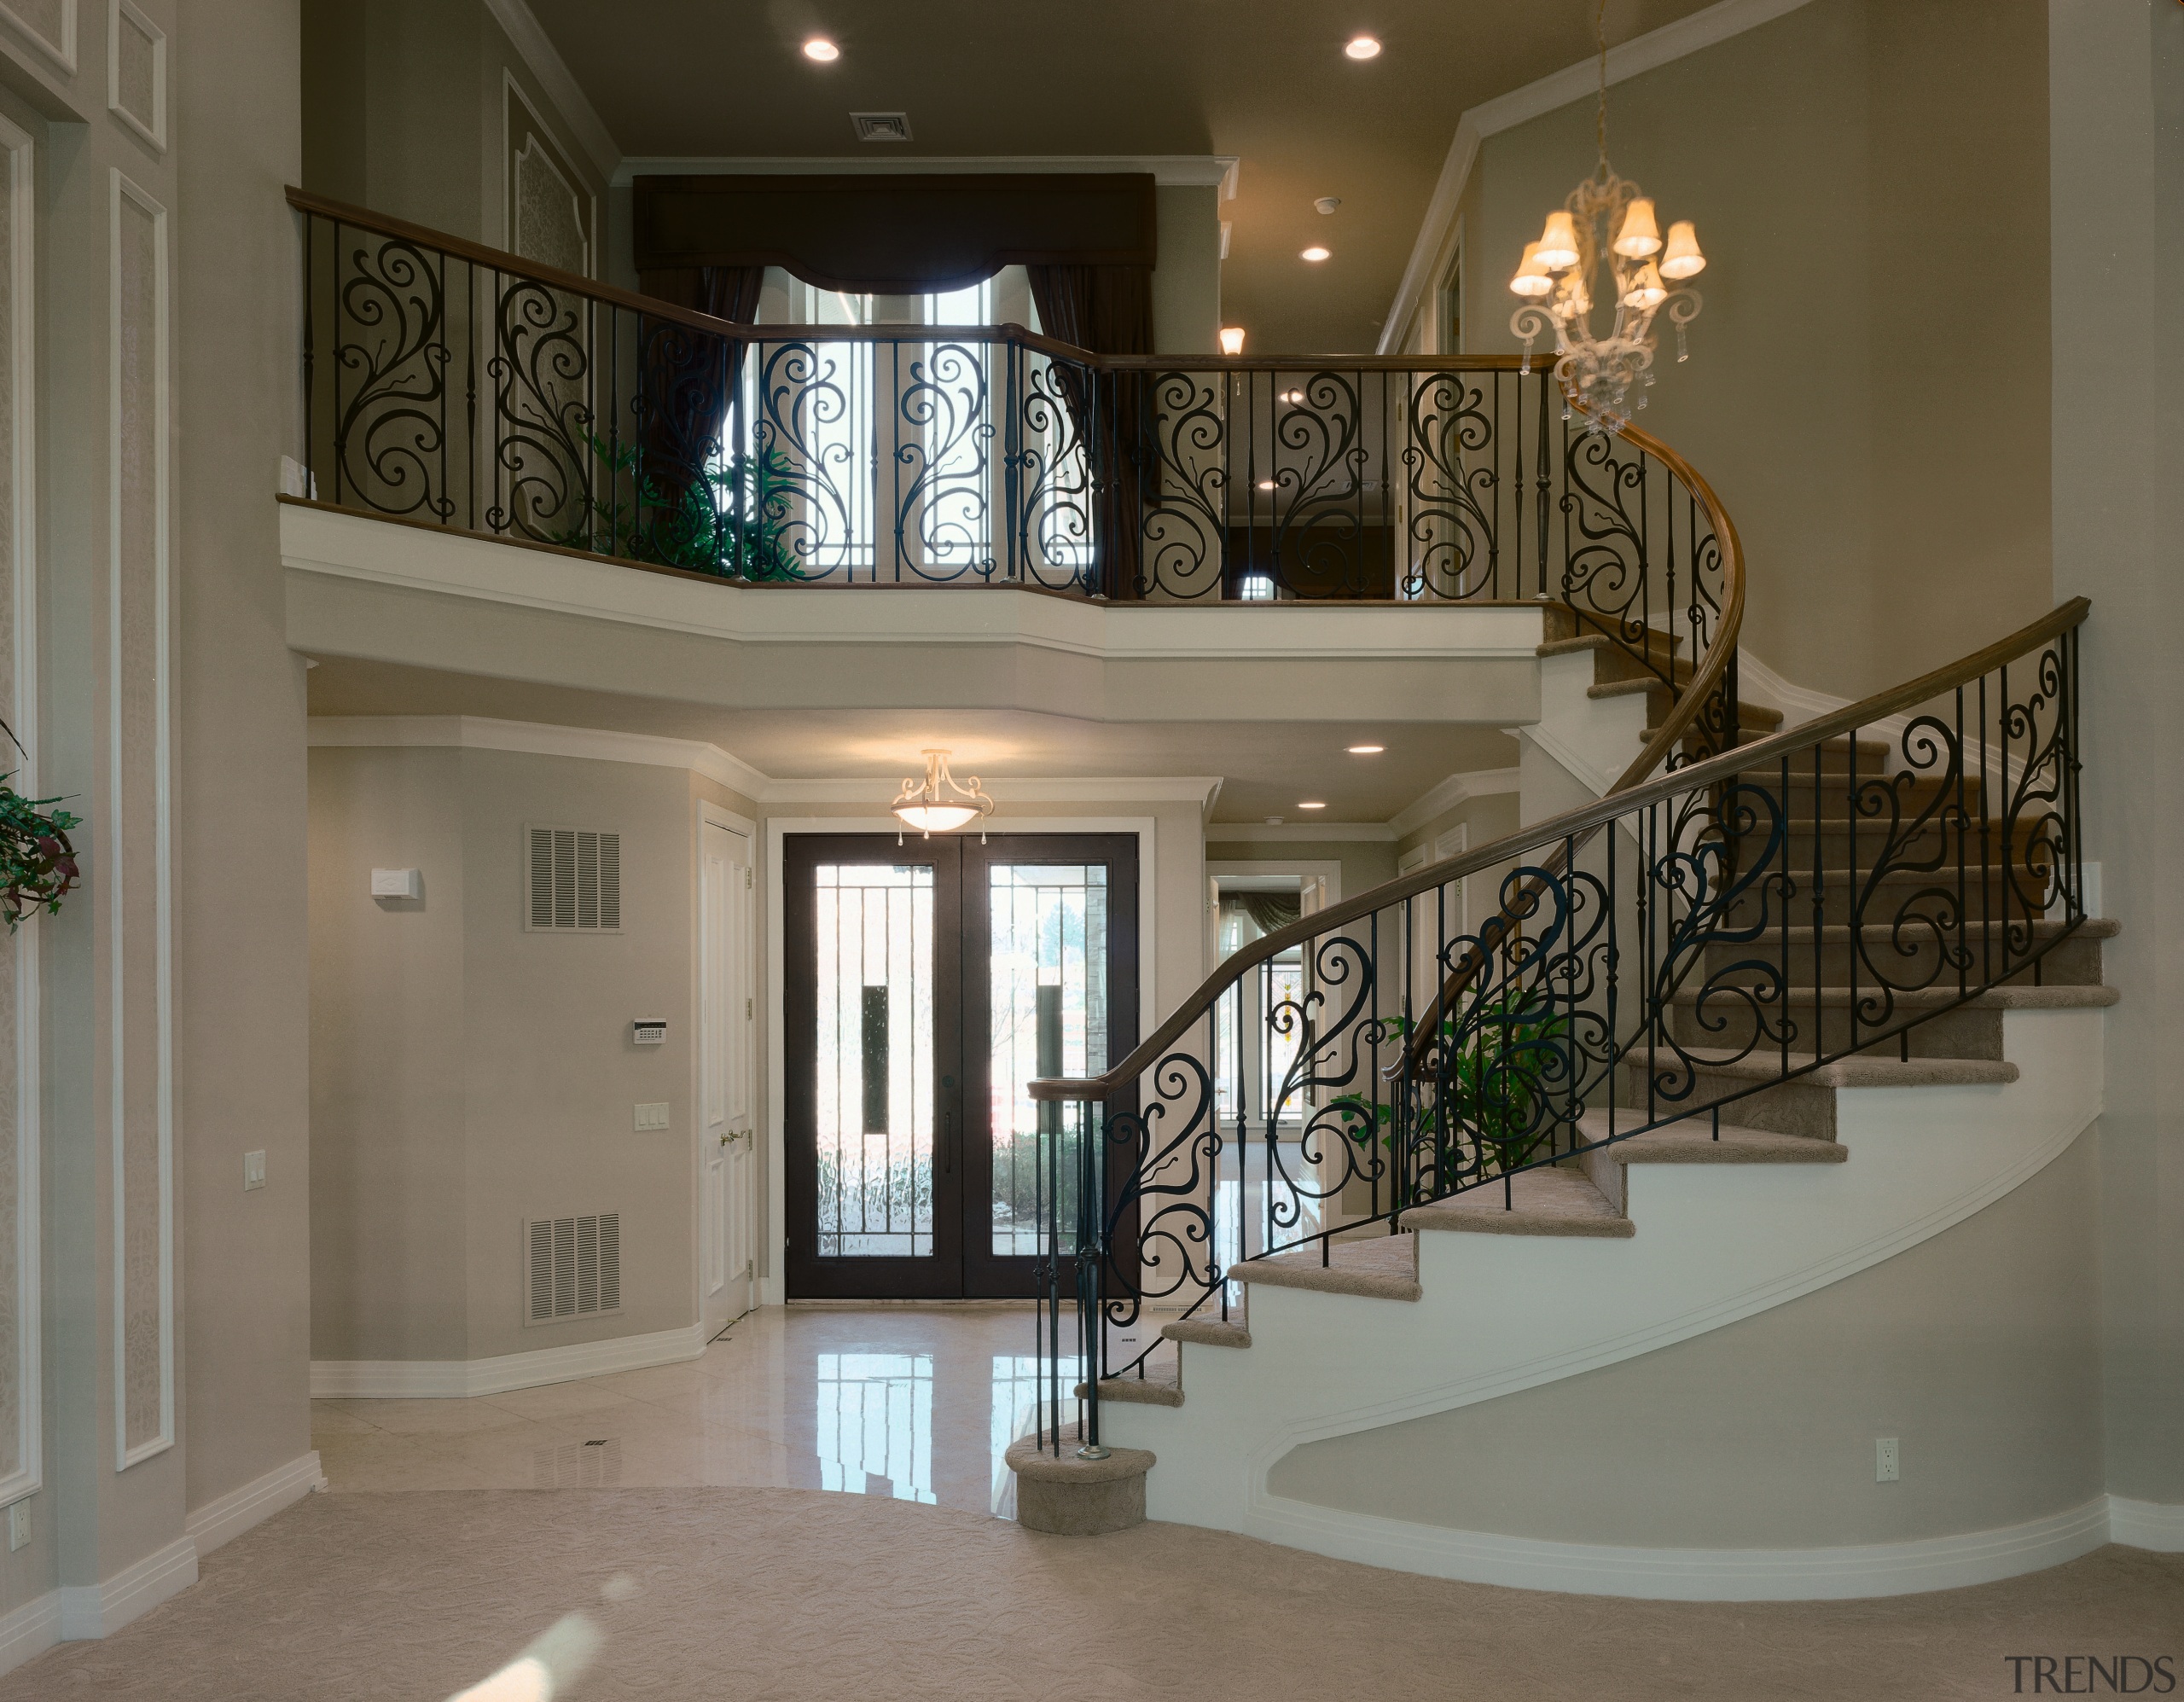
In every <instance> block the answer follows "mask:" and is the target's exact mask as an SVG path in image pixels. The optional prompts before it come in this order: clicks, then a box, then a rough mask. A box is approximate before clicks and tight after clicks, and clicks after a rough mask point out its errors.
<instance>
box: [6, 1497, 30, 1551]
mask: <svg viewBox="0 0 2184 1702" xmlns="http://www.w3.org/2000/svg"><path fill="white" fill-rule="evenodd" d="M30 1540H31V1504H30V1503H29V1502H26V1501H19V1502H16V1503H15V1505H14V1506H13V1507H9V1509H8V1552H9V1554H14V1553H15V1550H16V1549H18V1548H21V1547H22V1546H23V1544H25V1543H26V1542H29V1541H30Z"/></svg>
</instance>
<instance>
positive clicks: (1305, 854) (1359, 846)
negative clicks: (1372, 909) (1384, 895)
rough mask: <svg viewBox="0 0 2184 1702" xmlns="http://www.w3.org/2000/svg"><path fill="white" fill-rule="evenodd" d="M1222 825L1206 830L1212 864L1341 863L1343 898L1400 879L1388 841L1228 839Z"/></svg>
mask: <svg viewBox="0 0 2184 1702" xmlns="http://www.w3.org/2000/svg"><path fill="white" fill-rule="evenodd" d="M1221 827H1222V824H1221V823H1220V822H1214V823H1212V824H1211V826H1210V827H1208V828H1206V830H1205V857H1206V861H1207V862H1208V863H1340V864H1341V865H1342V897H1345V898H1355V897H1356V896H1357V895H1358V894H1359V893H1360V892H1365V891H1366V890H1367V889H1368V888H1370V887H1374V886H1379V885H1380V883H1381V882H1382V881H1384V880H1394V879H1395V878H1396V847H1395V845H1394V842H1393V841H1391V840H1388V839H1223V838H1222V837H1221Z"/></svg>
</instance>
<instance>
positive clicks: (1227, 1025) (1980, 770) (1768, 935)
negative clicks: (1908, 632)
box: [1031, 520, 2088, 1449]
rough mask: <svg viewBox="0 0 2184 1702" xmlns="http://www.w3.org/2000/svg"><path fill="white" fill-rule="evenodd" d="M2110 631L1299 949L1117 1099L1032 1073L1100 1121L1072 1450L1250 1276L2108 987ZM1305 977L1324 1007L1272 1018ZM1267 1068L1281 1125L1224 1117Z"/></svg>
mask: <svg viewBox="0 0 2184 1702" xmlns="http://www.w3.org/2000/svg"><path fill="white" fill-rule="evenodd" d="M1722 531H1723V532H1724V534H1725V535H1728V536H1731V537H1732V539H1733V534H1728V532H1727V523H1726V520H1723V521H1722ZM1732 566H1734V562H1733V563H1732ZM2087 612H2088V605H2087V604H2086V602H2085V601H2084V600H2083V599H2079V600H2077V601H2073V602H2071V603H2070V604H2068V605H2066V606H2065V607H2061V608H2059V609H2057V610H2056V611H2054V612H2053V613H2052V614H2050V615H2048V616H2047V617H2046V618H2045V619H2042V620H2040V621H2038V622H2036V623H2035V624H2032V625H2030V626H2028V627H2026V628H2025V629H2024V630H2022V631H2020V632H2018V633H2017V634H2015V635H2013V636H2012V637H2010V638H2008V639H2007V640H2005V641H2003V642H2001V643H1999V644H1996V645H1995V646H1992V647H1991V648H1988V649H1986V650H1984V651H1981V652H1980V653H1978V654H1976V655H1973V656H1971V657H1967V658H1966V659H1964V660H1963V661H1961V662H1960V663H1957V664H1955V665H1952V666H1950V667H1947V668H1943V669H1941V670H1939V671H1936V672H1934V673H1931V674H1929V675H1927V676H1926V677H1923V678H1921V679H1918V680H1914V681H1913V682H1911V683H1908V684H1907V685H1904V686H1902V687H1899V688H1896V689H1895V690H1892V691H1889V692H1885V693H1882V694H1879V695H1878V696H1875V697H1872V698H1868V699H1867V700H1865V701H1863V702H1862V703H1859V704H1856V705H1854V706H1851V707H1850V708H1847V709H1844V710H1843V711H1840V712H1837V713H1834V714H1831V715H1827V716H1825V717H1821V718H1820V719H1818V720H1816V721H1813V722H1810V723H1807V724H1805V725H1804V726H1801V727H1798V728H1796V729H1791V730H1789V731H1786V732H1784V733H1780V734H1778V735H1775V736H1774V737H1771V738H1768V739H1765V740H1762V741H1758V742H1756V743H1751V744H1745V745H1742V746H1739V747H1736V748H1731V749H1725V750H1723V751H1722V752H1721V753H1720V754H1717V755H1711V756H1708V757H1706V758H1703V759H1700V760H1697V761H1695V762H1691V763H1688V764H1685V765H1683V766H1682V767H1679V768H1676V769H1673V770H1670V771H1669V772H1666V773H1664V774H1661V775H1658V776H1656V777H1653V778H1651V779H1647V778H1646V777H1645V775H1643V773H1639V774H1637V775H1635V776H1634V775H1625V776H1624V777H1623V781H1622V783H1621V784H1620V785H1619V787H1618V789H1616V790H1614V791H1612V792H1611V793H1609V794H1608V795H1606V796H1605V797H1603V798H1602V799H1600V800H1599V801H1598V802H1597V803H1595V804H1593V805H1588V806H1586V807H1584V808H1583V809H1579V810H1573V811H1571V812H1570V813H1568V814H1565V815H1563V816H1558V817H1556V818H1554V820H1551V821H1548V822H1541V823H1539V824H1537V825H1536V826H1535V827H1531V828H1525V829H1524V830H1522V831H1521V832H1519V833H1518V834H1513V835H1510V836H1509V837H1507V838H1505V839H1501V840H1499V841H1497V842H1496V843H1495V844H1492V845H1484V846H1481V847H1479V848H1478V849H1477V850H1475V851H1469V852H1467V853H1466V854H1465V855H1463V856H1461V857H1455V858H1451V859H1449V860H1448V861H1445V862H1443V863H1438V864H1436V865H1434V866H1432V867H1430V868H1425V869H1421V870H1419V871H1417V872H1415V873H1414V874H1409V875H1407V876H1404V877H1402V878H1400V879H1398V880H1395V881H1393V882H1391V883H1389V884H1388V885H1385V886H1380V887H1377V888H1375V889H1374V890H1373V891H1372V892H1368V893H1364V894H1362V895H1361V896H1359V897H1355V898H1352V899H1350V900H1348V901H1346V902H1345V903H1339V904H1337V905H1335V906H1333V907H1332V908H1331V909H1327V911H1325V912H1323V913H1321V914H1320V915H1314V916H1310V917H1307V918H1304V920H1302V921H1298V922H1296V923H1294V924H1292V925H1289V926H1287V927H1281V928H1279V929H1277V930H1275V932H1272V933H1269V934H1268V935H1266V936H1265V937H1263V938H1260V939H1258V940H1257V941H1255V942H1254V943H1252V944H1251V945H1249V946H1247V947H1246V948H1245V949H1244V950H1240V951H1238V952H1237V953H1235V954H1234V956H1230V957H1229V959H1228V960H1227V961H1224V962H1223V964H1222V965H1221V966H1220V967H1218V968H1217V970H1216V971H1215V972H1214V973H1213V974H1212V975H1211V976H1210V977H1209V978H1208V979H1206V981H1205V984H1204V985H1202V986H1200V988H1199V990H1198V991H1197V992H1196V993H1195V994H1194V996H1192V997H1191V998H1190V999H1188V1000H1187V1001H1185V1002H1184V1003H1183V1004H1182V1007H1181V1008H1179V1009H1178V1010H1177V1011H1176V1013H1175V1014H1173V1015H1172V1016H1171V1017H1170V1018H1169V1019H1168V1020H1167V1021H1165V1023H1163V1024H1162V1025H1160V1027H1159V1029H1158V1030H1157V1031H1155V1032H1154V1033H1153V1035H1152V1037H1150V1038H1149V1039H1147V1041H1146V1043H1144V1044H1143V1045H1141V1046H1140V1047H1139V1048H1137V1049H1136V1051H1134V1052H1133V1053H1132V1054H1130V1056H1129V1057H1128V1058H1126V1059H1124V1060H1122V1061H1121V1062H1120V1063H1119V1064H1118V1065H1117V1066H1115V1067H1114V1068H1112V1070H1110V1071H1108V1072H1107V1073H1106V1074H1105V1075H1103V1076H1101V1077H1099V1078H1095V1079H1092V1080H1085V1081H1062V1080H1051V1081H1041V1082H1036V1083H1032V1084H1031V1095H1032V1097H1033V1098H1034V1099H1036V1100H1039V1101H1064V1102H1075V1103H1078V1104H1081V1105H1082V1106H1083V1107H1085V1109H1086V1111H1087V1112H1088V1113H1089V1114H1088V1115H1087V1116H1086V1117H1083V1118H1072V1119H1070V1120H1069V1123H1068V1124H1067V1125H1066V1126H1067V1127H1070V1128H1076V1127H1079V1126H1089V1127H1090V1128H1091V1129H1093V1130H1095V1131H1096V1132H1095V1134H1094V1135H1092V1136H1086V1137H1083V1138H1072V1137H1070V1136H1057V1146H1056V1150H1055V1151H1054V1153H1053V1154H1051V1155H1050V1162H1051V1164H1052V1165H1053V1166H1054V1169H1055V1170H1056V1171H1057V1173H1070V1174H1072V1176H1073V1178H1074V1180H1073V1184H1072V1186H1071V1187H1070V1188H1068V1189H1067V1191H1066V1195H1058V1196H1055V1197H1056V1198H1066V1200H1067V1202H1068V1204H1069V1205H1070V1206H1071V1207H1072V1210H1073V1215H1072V1216H1070V1217H1066V1218H1065V1217H1064V1216H1063V1215H1062V1214H1061V1213H1059V1212H1057V1213H1056V1214H1055V1217H1054V1221H1053V1222H1052V1223H1051V1224H1050V1227H1049V1233H1048V1245H1049V1246H1051V1247H1052V1248H1053V1249H1054V1258H1053V1260H1052V1262H1051V1264H1050V1266H1049V1268H1048V1283H1049V1288H1048V1297H1047V1298H1048V1305H1047V1311H1046V1315H1045V1316H1044V1317H1043V1321H1042V1325H1041V1329H1042V1345H1043V1351H1051V1352H1054V1354H1055V1358H1054V1364H1053V1366H1052V1368H1050V1374H1049V1376H1048V1380H1047V1385H1046V1387H1045V1389H1044V1391H1043V1394H1044V1404H1043V1407H1042V1409H1041V1412H1040V1414H1039V1435H1040V1438H1041V1440H1042V1443H1043V1445H1046V1446H1048V1447H1052V1448H1057V1449H1058V1448H1060V1446H1061V1445H1062V1440H1063V1438H1064V1436H1065V1434H1066V1432H1067V1433H1072V1434H1073V1435H1074V1436H1075V1437H1076V1438H1079V1439H1081V1440H1082V1442H1083V1444H1085V1445H1088V1446H1091V1447H1094V1448H1096V1447H1097V1445H1098V1442H1099V1414H1100V1404H1101V1380H1102V1379H1112V1378H1116V1377H1121V1376H1129V1375H1131V1374H1136V1375H1140V1376H1142V1375H1143V1374H1144V1372H1145V1369H1146V1357H1147V1353H1148V1352H1150V1351H1152V1348H1153V1345H1155V1344H1153V1342H1152V1341H1151V1340H1150V1337H1151V1335H1152V1332H1153V1330H1155V1329H1157V1327H1159V1324H1160V1323H1161V1322H1163V1321H1164V1320H1177V1319H1181V1318H1184V1317H1190V1316H1199V1317H1216V1316H1217V1317H1222V1318H1226V1317H1227V1316H1228V1315H1229V1308H1230V1306H1231V1304H1232V1303H1233V1302H1234V1298H1235V1297H1236V1290H1237V1285H1236V1284H1234V1282H1233V1281H1231V1277H1230V1273H1231V1272H1232V1270H1233V1269H1234V1267H1235V1266H1236V1265H1238V1264H1239V1263H1243V1262H1245V1261H1249V1260H1256V1259H1263V1258H1271V1257H1281V1256H1284V1255H1287V1256H1290V1257H1292V1258H1297V1257H1302V1258H1316V1259H1318V1260H1320V1261H1321V1262H1326V1261H1327V1260H1328V1259H1329V1258H1331V1257H1332V1256H1333V1248H1334V1246H1336V1245H1337V1244H1338V1243H1339V1241H1342V1240H1348V1239H1353V1238H1356V1237H1359V1236H1361V1235H1368V1234H1380V1235H1385V1234H1391V1233H1400V1232H1401V1218H1402V1214H1403V1212H1404V1211H1405V1210H1406V1209H1407V1208H1409V1207H1411V1206H1414V1205H1420V1204H1423V1203H1425V1202H1427V1201H1430V1200H1440V1199H1444V1198H1447V1197H1449V1196H1451V1195H1455V1194H1462V1193H1465V1192H1467V1191H1470V1190H1473V1189H1478V1188H1493V1187H1496V1186H1499V1187H1500V1188H1502V1204H1504V1205H1509V1204H1511V1203H1513V1199H1514V1195H1515V1190H1516V1179H1517V1178H1518V1177H1519V1176H1522V1175H1523V1174H1524V1173H1525V1172H1526V1171H1529V1170H1536V1169H1539V1168H1541V1167H1543V1166H1548V1165H1560V1164H1569V1163H1571V1162H1572V1161H1573V1160H1582V1159H1583V1158H1584V1156H1585V1155H1587V1154H1589V1153H1594V1152H1597V1151H1599V1150H1600V1149H1601V1148H1604V1147H1608V1146H1609V1145H1611V1144H1612V1142H1615V1141H1620V1140H1623V1139H1625V1138H1627V1137H1629V1136H1633V1135H1636V1134H1640V1133H1643V1132H1645V1131H1647V1130H1655V1129H1659V1128H1662V1127H1664V1126H1665V1125H1669V1124H1686V1125H1687V1127H1695V1128H1696V1129H1697V1130H1698V1131H1699V1134H1700V1136H1705V1135H1706V1134H1708V1133H1710V1132H1711V1134H1712V1135H1713V1136H1715V1137H1716V1138H1718V1136H1719V1131H1720V1128H1721V1124H1722V1119H1723V1118H1728V1119H1729V1120H1731V1121H1732V1122H1734V1119H1735V1117H1736V1114H1737V1112H1738V1108H1739V1107H1740V1104H1742V1103H1743V1102H1744V1101H1749V1100H1751V1099H1752V1098H1753V1096H1755V1095H1762V1094H1764V1093H1766V1092H1768V1091H1769V1089H1775V1088H1778V1087H1780V1085H1781V1084H1782V1083H1786V1082H1791V1081H1794V1080H1796V1079H1797V1078H1799V1077H1802V1076H1804V1075H1808V1074H1809V1073H1811V1072H1814V1071H1815V1070H1817V1069H1819V1068H1820V1067H1821V1066H1823V1065H1827V1064H1829V1063H1831V1062H1834V1061H1836V1060H1841V1059H1843V1058H1844V1057H1846V1056H1848V1055H1850V1054H1853V1053H1857V1052H1861V1051H1867V1050H1871V1049H1879V1050H1880V1052H1881V1054H1882V1055H1884V1056H1893V1057H1897V1058H1901V1059H1909V1058H1911V1057H1913V1056H1914V1054H1921V1053H1925V1052H1927V1051H1930V1050H1931V1053H1932V1054H1933V1055H1943V1056H1946V1055H1967V1054H1952V1053H1951V1050H1950V1049H1951V1048H1952V1047H1956V1046H1961V1045H1962V1044H1964V1039H1963V1036H1962V1034H1961V1033H1952V1032H1951V1031H1949V1028H1948V1026H1947V1025H1943V1026H1941V1027H1937V1026H1936V1024H1937V1022H1938V1021H1939V1019H1943V1018H1946V1017H1949V1015H1950V1014H1953V1013H1955V1012H1958V1011H1960V1010H1961V1009H1962V1008H1964V1007H1965V1006H1966V1004H1967V1002H1970V1001H1972V1000H1973V999H1975V998H1978V996H1980V995H1982V994H1984V993H1985V992H1987V991H1989V990H1992V989H1994V988H1995V987H1997V986H2000V985H2003V984H2005V983H2009V982H2013V981H2025V980H2032V981H2037V980H2038V979H2040V978H2041V976H2042V973H2043V969H2049V970H2051V979H2086V967H2085V966H2084V965H2083V964H2079V965H2077V966H2076V967H2075V970H2073V969H2071V966H2069V965H2068V964H2067V963H2065V966H2064V967H2062V968H2053V965H2054V964H2055V962H2056V959H2055V957H2054V956H2053V954H2055V953H2056V951H2057V950H2058V949H2059V948H2060V947H2063V946H2064V945H2065V943H2066V942H2068V941H2070V940H2071V937H2072V934H2073V931H2074V930H2076V929H2077V927H2078V926H2079V924H2080V923H2081V922H2082V921H2083V920H2084V919H2085V916H2086V914H2087V909H2086V904H2087V895H2086V888H2085V881H2084V864H2083V860H2082V844H2081V823H2082V811H2081V808H2080V805H2079V798H2078V787H2079V744H2078V722H2077V689H2078V662H2077V629H2078V626H2079V624H2080V623H2081V622H2082V620H2083V619H2085V616H2086V613H2087ZM1716 660H1719V659H1716ZM1699 708H1700V705H1699V702H1697V701H1695V700H1687V701H1686V702H1685V703H1683V704H1682V705H1681V706H1679V709H1678V712H1677V715H1678V717H1687V716H1688V717H1695V716H1696V715H1697V714H1698V713H1699ZM1677 736H1678V730H1677V729H1676V728H1674V727H1670V726H1665V725H1664V728H1663V729H1662V730H1661V733H1660V734H1658V735H1656V738H1655V740H1654V741H1653V748H1652V749H1650V750H1649V752H1648V754H1647V758H1643V759H1641V763H1642V762H1653V761H1658V760H1659V759H1660V758H1663V757H1664V756H1666V755H1667V754H1668V749H1667V745H1668V744H1669V743H1670V742H1672V741H1674V740H1675V739H1676V737H1677ZM1637 766H1639V765H1634V767H1637ZM1292 958H1295V959H1299V960H1301V963H1302V966H1303V975H1302V985H1301V990H1298V991H1297V992H1296V993H1295V994H1293V995H1292V996H1288V997H1287V998H1283V999H1281V1000H1277V1001H1272V1002H1267V1001H1256V1002H1255V1001H1254V1000H1253V999H1252V998H1251V997H1249V996H1240V993H1239V991H1238V990H1241V989H1244V988H1246V986H1247V985H1249V983H1250V981H1251V978H1252V977H1254V976H1259V975H1263V966H1264V965H1266V964H1269V963H1272V962H1275V961H1286V960H1288V959H1292ZM1261 1007H1263V1008H1261ZM1254 1011H1256V1012H1257V1013H1258V1014H1257V1015H1256V1020H1257V1022H1258V1024H1259V1025H1260V1026H1261V1031H1260V1032H1259V1033H1258V1034H1256V1035H1253V1034H1251V1033H1247V1032H1246V1031H1245V1030H1244V1026H1243V1025H1244V1023H1245V1021H1246V1013H1251V1012H1254ZM1269 1054H1271V1055H1278V1056H1280V1057H1281V1059H1282V1060H1284V1070H1283V1073H1282V1075H1281V1080H1280V1083H1279V1085H1278V1087H1277V1088H1275V1089H1273V1090H1271V1091H1270V1092H1269V1094H1268V1095H1265V1096H1264V1098H1263V1100H1261V1101H1258V1102H1253V1101H1251V1100H1249V1099H1248V1098H1240V1097H1235V1096H1231V1095H1224V1094H1223V1092H1222V1090H1221V1088H1222V1083H1223V1081H1224V1080H1225V1079H1227V1078H1229V1076H1231V1075H1233V1074H1234V1069H1235V1063H1236V1060H1240V1059H1245V1058H1251V1057H1258V1056H1266V1055H1269ZM1056 1126H1057V1128H1060V1127H1062V1126H1064V1125H1060V1124H1057V1125H1056ZM1123 1339H1129V1340H1131V1341H1133V1342H1135V1343H1136V1344H1137V1345H1136V1346H1134V1347H1132V1348H1130V1349H1129V1350H1127V1351H1120V1352H1118V1351H1117V1349H1116V1343H1117V1342H1118V1340H1123ZM1077 1364H1085V1365H1090V1366H1094V1367H1096V1368H1097V1369H1098V1372H1099V1375H1097V1376H1091V1377H1087V1378H1086V1379H1085V1380H1084V1383H1083V1386H1082V1391H1081V1393H1080V1392H1078V1385H1077V1378H1076V1376H1075V1374H1065V1372H1064V1367H1065V1366H1074V1365H1077ZM1110 1388H1111V1389H1112V1385H1110ZM1072 1417H1073V1420H1074V1425H1075V1426H1076V1429H1075V1431H1074V1432H1070V1426H1071V1424H1072ZM1072 1445H1073V1444H1072Z"/></svg>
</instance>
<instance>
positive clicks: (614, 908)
mask: <svg viewBox="0 0 2184 1702" xmlns="http://www.w3.org/2000/svg"><path fill="white" fill-rule="evenodd" d="M525 832H526V835H527V837H528V840H529V874H530V886H529V897H528V902H527V903H526V908H525V910H524V923H523V925H524V927H525V928H526V930H528V931H529V932H534V933H619V932H622V836H621V835H620V834H602V833H594V832H592V831H591V830H590V828H526V829H525Z"/></svg>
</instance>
